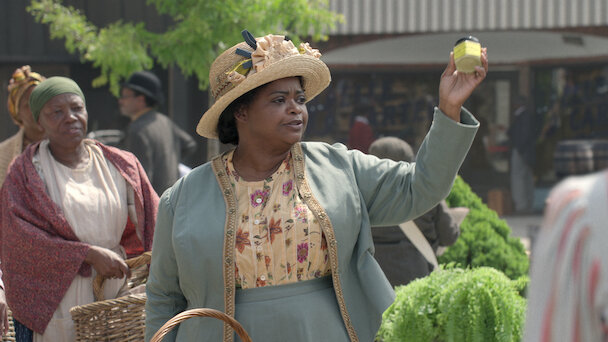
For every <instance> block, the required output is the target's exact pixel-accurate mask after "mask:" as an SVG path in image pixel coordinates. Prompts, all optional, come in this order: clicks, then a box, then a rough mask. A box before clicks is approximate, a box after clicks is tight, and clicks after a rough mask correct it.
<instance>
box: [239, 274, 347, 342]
mask: <svg viewBox="0 0 608 342" xmlns="http://www.w3.org/2000/svg"><path fill="white" fill-rule="evenodd" d="M235 302H236V310H235V313H236V319H237V321H239V323H241V325H243V328H245V330H246V331H247V333H248V334H249V336H250V337H251V339H252V341H253V342H275V341H276V342H285V341H293V342H308V341H310V342H313V341H314V342H318V341H332V342H341V341H349V338H348V333H347V332H346V328H345V326H344V321H343V320H342V316H341V314H340V309H339V307H338V302H337V300H336V295H335V293H334V288H333V285H332V281H331V277H330V276H327V277H323V278H318V279H313V280H307V281H302V282H297V283H293V284H288V285H278V286H267V287H258V288H253V289H246V290H237V292H236V298H235ZM235 338H236V341H241V340H240V339H239V338H238V336H236V334H235Z"/></svg>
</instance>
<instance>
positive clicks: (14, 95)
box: [0, 65, 45, 334]
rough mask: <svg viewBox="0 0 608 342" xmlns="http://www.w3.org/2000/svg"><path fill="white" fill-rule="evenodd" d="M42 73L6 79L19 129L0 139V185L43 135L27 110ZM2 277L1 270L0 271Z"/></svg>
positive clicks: (0, 306) (22, 71) (0, 287)
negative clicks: (27, 147) (10, 135)
mask: <svg viewBox="0 0 608 342" xmlns="http://www.w3.org/2000/svg"><path fill="white" fill-rule="evenodd" d="M44 80H45V78H44V76H42V75H40V74H39V73H36V72H33V71H32V69H31V67H30V66H29V65H24V66H22V67H20V68H17V69H16V70H15V71H14V72H13V75H12V76H11V79H10V80H9V82H8V89H7V90H8V101H7V107H8V113H9V114H10V115H11V119H13V122H14V123H15V124H16V125H17V126H19V131H18V132H17V133H16V134H15V135H13V136H12V137H10V138H8V139H6V140H4V141H3V142H1V143H0V187H2V184H3V183H4V179H5V178H6V173H7V172H8V168H9V165H10V163H11V162H12V161H13V159H15V158H16V157H17V156H18V155H19V154H21V152H23V150H24V149H25V147H26V146H27V145H29V144H30V143H33V142H37V141H39V140H41V139H42V137H43V136H44V131H43V130H42V127H40V125H38V124H37V123H36V122H34V118H33V117H32V112H31V111H30V103H29V101H30V94H31V93H32V90H34V87H36V85H38V84H40V82H42V81H44ZM0 277H2V271H0ZM7 309H8V308H7V305H6V296H5V294H4V284H3V283H2V279H0V324H1V325H0V331H3V332H4V333H5V334H6V333H7V332H8V311H7Z"/></svg>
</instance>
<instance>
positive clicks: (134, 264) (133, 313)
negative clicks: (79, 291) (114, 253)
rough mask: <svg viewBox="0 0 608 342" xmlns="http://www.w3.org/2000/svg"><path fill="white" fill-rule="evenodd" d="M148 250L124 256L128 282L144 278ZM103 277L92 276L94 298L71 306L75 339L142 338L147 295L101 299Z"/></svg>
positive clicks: (132, 285) (135, 339) (131, 285)
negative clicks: (129, 276) (126, 257)
mask: <svg viewBox="0 0 608 342" xmlns="http://www.w3.org/2000/svg"><path fill="white" fill-rule="evenodd" d="M150 257H151V254H150V252H146V253H144V254H142V255H140V256H138V257H136V258H132V259H128V260H125V262H126V263H127V265H129V268H131V270H132V276H131V278H130V279H129V286H130V287H135V286H137V285H139V284H141V283H144V282H145V281H146V279H147V274H148V267H147V265H148V264H150ZM103 281H104V279H103V277H99V276H98V277H96V278H95V279H94V280H93V291H94V292H95V298H96V299H97V300H98V301H96V302H93V303H90V304H86V305H80V306H75V307H73V308H71V309H70V314H71V315H72V320H73V321H74V327H75V329H76V341H77V342H81V341H116V342H118V341H121V342H123V341H124V342H130V341H138V342H139V341H143V340H144V330H145V319H146V314H145V304H146V295H145V294H136V295H128V296H123V297H120V298H116V299H108V300H101V299H103Z"/></svg>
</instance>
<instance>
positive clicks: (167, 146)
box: [118, 71, 196, 195]
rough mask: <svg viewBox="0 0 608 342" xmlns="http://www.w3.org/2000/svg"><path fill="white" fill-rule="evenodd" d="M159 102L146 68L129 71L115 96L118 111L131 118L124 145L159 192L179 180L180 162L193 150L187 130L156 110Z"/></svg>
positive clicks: (158, 91) (154, 80) (160, 98)
mask: <svg viewBox="0 0 608 342" xmlns="http://www.w3.org/2000/svg"><path fill="white" fill-rule="evenodd" d="M162 102H163V94H162V86H161V82H160V80H159V79H158V77H156V75H154V74H153V73H151V72H149V71H139V72H135V73H133V74H132V75H131V76H130V77H129V79H128V80H127V82H126V83H124V84H123V85H122V89H121V91H120V98H119V99H118V104H119V107H120V112H121V113H122V114H123V115H125V116H127V117H129V118H130V119H131V123H130V124H129V126H128V128H127V132H126V137H125V142H124V148H125V149H126V150H128V151H130V152H132V153H133V154H135V156H136V157H137V159H139V161H140V162H141V164H142V165H143V167H144V170H146V173H147V174H148V178H149V179H150V182H151V183H152V186H153V187H154V190H156V192H157V193H158V194H159V195H160V194H162V193H163V191H165V190H166V189H167V188H168V187H170V186H171V185H173V183H175V181H177V180H178V179H179V177H180V171H179V164H180V162H182V161H183V159H184V158H185V157H186V156H188V155H189V154H191V153H193V152H194V151H195V150H196V142H195V141H194V139H193V138H192V137H191V136H190V135H189V134H188V133H186V132H184V131H183V130H182V129H181V128H179V127H178V126H177V125H176V124H175V123H173V121H171V119H169V118H168V117H167V116H166V115H164V114H162V113H159V112H157V111H156V109H155V107H156V106H157V105H158V104H160V103H162Z"/></svg>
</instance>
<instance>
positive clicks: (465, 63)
mask: <svg viewBox="0 0 608 342" xmlns="http://www.w3.org/2000/svg"><path fill="white" fill-rule="evenodd" d="M454 61H455V62H456V69H457V70H458V71H459V72H463V73H466V74H470V73H473V72H475V66H481V44H480V43H479V40H478V39H477V38H475V37H473V36H468V37H464V38H460V39H459V40H458V41H456V44H455V45H454Z"/></svg>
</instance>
